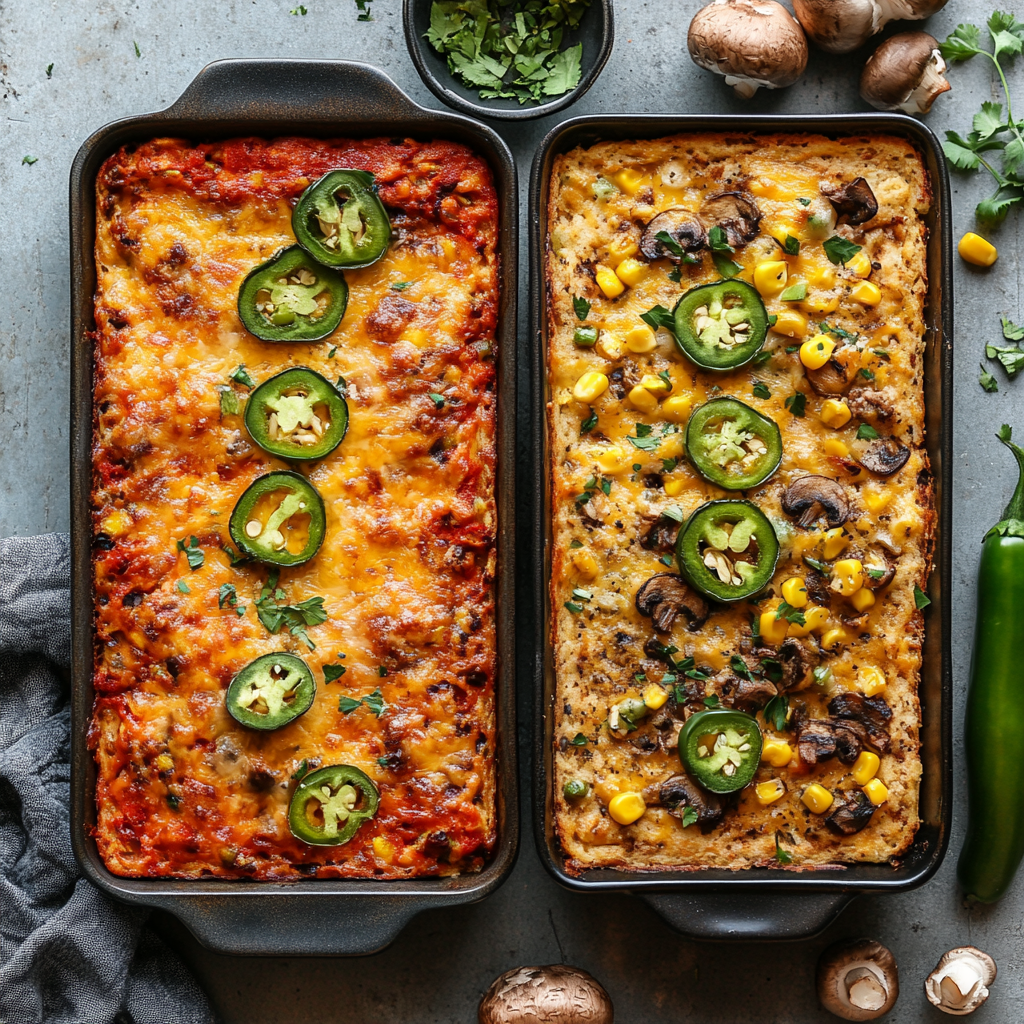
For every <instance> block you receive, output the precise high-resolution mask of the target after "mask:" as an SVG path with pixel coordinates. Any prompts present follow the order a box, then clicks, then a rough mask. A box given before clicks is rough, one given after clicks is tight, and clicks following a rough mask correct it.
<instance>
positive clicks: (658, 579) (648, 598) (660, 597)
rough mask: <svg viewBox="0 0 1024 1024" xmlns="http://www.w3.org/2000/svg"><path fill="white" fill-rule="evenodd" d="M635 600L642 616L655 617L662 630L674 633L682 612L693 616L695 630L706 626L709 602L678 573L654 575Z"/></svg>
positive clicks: (690, 619)
mask: <svg viewBox="0 0 1024 1024" xmlns="http://www.w3.org/2000/svg"><path fill="white" fill-rule="evenodd" d="M634 600H635V602H636V610H637V611H638V612H639V613H640V614H641V615H650V616H651V617H652V618H653V619H654V628H655V629H656V630H657V631H658V632H659V633H669V632H671V631H672V626H673V625H674V624H675V621H676V619H677V618H678V617H679V613H680V612H683V613H684V614H685V615H686V617H687V619H689V621H690V628H691V629H697V628H699V627H700V626H702V625H703V624H704V620H705V619H706V618H707V617H708V611H709V609H708V603H707V601H705V600H704V598H703V597H701V596H700V594H698V593H697V591H695V590H694V589H693V588H692V587H690V585H689V584H688V583H687V582H686V580H684V579H683V577H682V576H679V575H677V574H676V573H674V572H660V573H658V574H657V575H656V576H652V577H651V578H650V579H649V580H647V581H646V582H645V583H644V584H643V585H642V586H641V587H640V589H639V590H638V591H637V592H636V597H635V599H634Z"/></svg>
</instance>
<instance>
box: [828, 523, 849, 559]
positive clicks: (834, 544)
mask: <svg viewBox="0 0 1024 1024" xmlns="http://www.w3.org/2000/svg"><path fill="white" fill-rule="evenodd" d="M849 543H850V538H849V537H847V536H846V534H845V533H843V528H842V527H841V526H837V527H836V528H835V529H834V530H826V531H825V544H824V546H823V548H822V554H823V555H824V556H825V561H826V562H831V561H832V559H833V558H836V557H838V555H839V553H840V552H841V551H844V550H845V549H846V546H847V544H849Z"/></svg>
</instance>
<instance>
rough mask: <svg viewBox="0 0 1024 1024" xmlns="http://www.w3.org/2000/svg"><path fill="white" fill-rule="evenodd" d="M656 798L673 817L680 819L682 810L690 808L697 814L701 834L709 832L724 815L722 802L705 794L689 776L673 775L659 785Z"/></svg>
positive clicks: (716, 797) (713, 796)
mask: <svg viewBox="0 0 1024 1024" xmlns="http://www.w3.org/2000/svg"><path fill="white" fill-rule="evenodd" d="M658 798H659V800H660V801H661V804H662V806H663V807H667V808H668V813H669V814H671V815H672V816H673V817H676V818H681V817H682V816H683V810H684V809H685V808H687V807H692V808H693V809H694V810H695V811H696V812H697V824H698V825H699V826H700V830H701V832H704V833H707V832H710V831H711V830H712V829H713V828H714V827H715V826H716V825H717V824H718V823H719V822H720V821H721V820H722V815H723V813H724V808H723V807H722V800H721V798H720V797H718V796H716V795H715V794H714V793H707V792H705V791H704V790H703V789H701V788H700V786H698V785H697V783H696V782H694V781H693V779H691V778H690V776H689V775H686V774H683V775H673V776H672V777H671V778H670V779H666V780H665V781H664V782H663V783H662V784H661V790H660V791H659V794H658Z"/></svg>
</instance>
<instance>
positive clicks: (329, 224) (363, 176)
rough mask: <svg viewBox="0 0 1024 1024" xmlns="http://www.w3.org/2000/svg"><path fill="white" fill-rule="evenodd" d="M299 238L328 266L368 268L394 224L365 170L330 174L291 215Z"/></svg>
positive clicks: (305, 194)
mask: <svg viewBox="0 0 1024 1024" xmlns="http://www.w3.org/2000/svg"><path fill="white" fill-rule="evenodd" d="M292 230H293V231H294V232H295V238H296V240H297V241H298V243H299V245H301V246H302V247H303V248H304V249H306V250H307V251H308V252H309V253H310V254H311V255H312V256H313V257H314V259H317V260H319V261H320V262H321V263H323V264H324V265H325V266H328V267H351V268H353V269H355V268H356V267H368V266H369V265H370V264H371V263H376V262H377V260H379V259H380V258H381V256H383V255H384V253H386V252H387V250H388V245H389V243H390V242H391V221H390V220H388V215H387V211H386V210H385V209H384V205H383V203H381V201H380V199H379V198H378V197H377V193H376V192H375V191H374V188H373V175H372V174H369V173H368V172H366V171H352V170H337V171H328V172H327V173H326V174H325V175H324V176H323V177H322V178H321V179H320V180H319V181H317V182H315V183H314V184H312V185H310V186H309V188H307V189H306V191H305V192H303V193H302V196H301V198H300V199H299V202H298V205H296V207H295V210H294V211H293V213H292Z"/></svg>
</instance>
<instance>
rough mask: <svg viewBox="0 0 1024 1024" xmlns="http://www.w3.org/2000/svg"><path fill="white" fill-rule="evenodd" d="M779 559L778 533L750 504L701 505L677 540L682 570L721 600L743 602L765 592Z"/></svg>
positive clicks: (702, 589)
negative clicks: (744, 599)
mask: <svg viewBox="0 0 1024 1024" xmlns="http://www.w3.org/2000/svg"><path fill="white" fill-rule="evenodd" d="M778 560H779V540H778V537H777V536H776V535H775V529H774V527H773V526H772V524H771V522H770V521H769V519H768V517H767V516H766V515H765V514H764V513H763V512H762V511H761V510H760V509H759V508H758V507H757V506H756V505H754V504H753V503H752V502H749V501H709V502H707V503H706V504H704V505H701V506H700V508H698V509H697V510H696V511H695V512H694V513H693V515H691V516H690V518H689V519H688V520H687V521H686V523H685V524H684V525H683V528H682V529H681V530H680V531H679V537H678V539H677V541H676V561H677V562H678V563H679V571H680V572H681V573H682V574H683V576H684V577H685V579H686V580H687V581H688V582H689V583H690V584H691V585H692V586H693V587H696V589H697V590H699V591H700V592H701V593H702V594H704V595H706V596H707V597H710V598H712V599H713V600H715V601H740V600H742V599H743V598H745V597H750V596H751V594H756V593H757V592H758V591H759V590H763V589H764V587H766V586H767V584H768V581H769V580H770V579H771V578H772V574H773V573H774V572H775V565H776V563H777V562H778Z"/></svg>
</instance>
